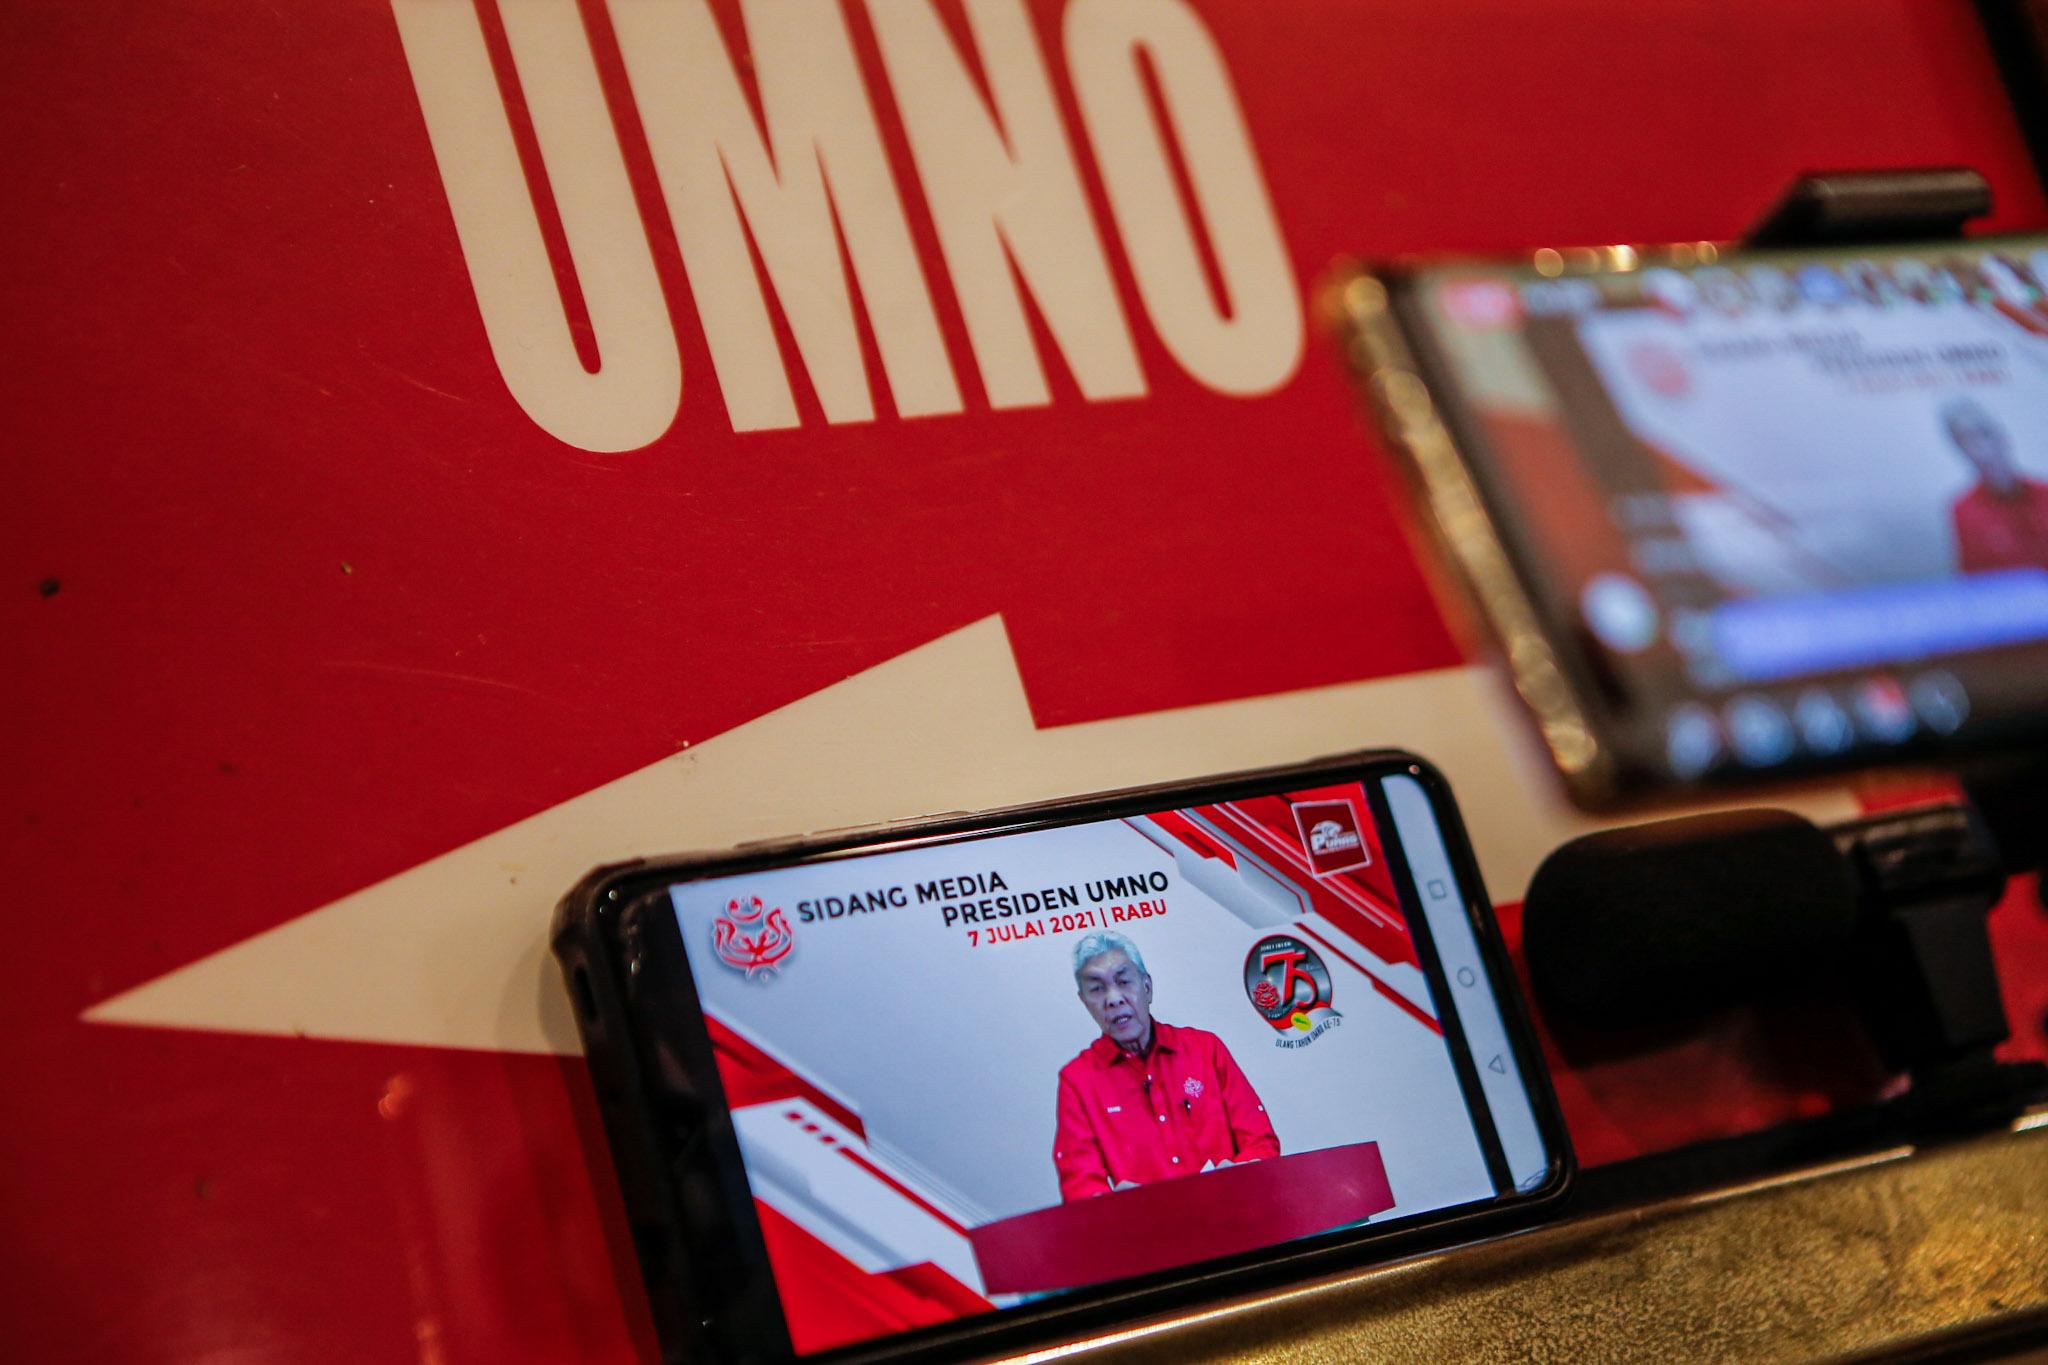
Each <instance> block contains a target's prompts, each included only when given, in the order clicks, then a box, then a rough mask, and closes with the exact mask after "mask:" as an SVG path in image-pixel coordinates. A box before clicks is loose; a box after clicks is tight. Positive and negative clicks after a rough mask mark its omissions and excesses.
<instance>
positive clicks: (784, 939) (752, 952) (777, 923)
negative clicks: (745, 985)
mask: <svg viewBox="0 0 2048 1365" xmlns="http://www.w3.org/2000/svg"><path fill="white" fill-rule="evenodd" d="M795 947H796V931H795V930H793V929H791V928H790V927H789V920H788V918H787V917H786V916H784V915H783V913H782V910H781V908H780V907H778V908H776V909H774V910H770V909H768V908H767V907H766V906H765V905H763V904H762V903H761V898H760V897H759V896H749V897H747V898H746V899H745V900H741V899H740V898H738V897H737V896H735V897H734V898H733V899H732V900H729V901H727V902H726V903H725V913H724V914H722V915H720V916H719V917H718V918H717V919H716V920H715V921H713V922H712V926H711V948H712V951H713V952H715V953H717V954H718V960H719V961H720V962H723V963H724V964H725V965H726V966H728V967H730V968H732V969H733V970H734V971H736V972H745V973H746V974H747V980H749V981H762V980H767V979H770V978H772V977H773V976H774V975H775V973H776V971H777V969H779V968H780V967H781V966H782V963H783V960H784V959H785V958H787V957H788V956H789V954H790V952H791V950H792V949H794V948H795Z"/></svg>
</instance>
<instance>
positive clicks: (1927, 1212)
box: [1027, 1119, 2048, 1365]
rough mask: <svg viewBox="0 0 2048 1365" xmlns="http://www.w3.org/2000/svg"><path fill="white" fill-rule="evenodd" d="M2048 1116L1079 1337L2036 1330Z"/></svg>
mask: <svg viewBox="0 0 2048 1365" xmlns="http://www.w3.org/2000/svg"><path fill="white" fill-rule="evenodd" d="M2035 1122H2036V1123H2037V1124H2041V1126H2036V1127H2034V1128H2031V1129H2028V1130H2024V1131H2016V1132H2012V1133H2002V1134H1998V1135H1994V1136H1991V1137H1987V1138H1981V1139H1977V1140H1974V1141H1970V1142H1965V1143H1958V1144H1956V1145H1953V1146H1950V1147H1946V1148H1942V1149H1939V1150H1935V1151H1929V1152H1923V1153H1920V1154H1916V1155H1903V1154H1901V1155H1897V1156H1893V1157H1889V1158H1883V1159H1877V1160H1873V1161H1871V1162H1868V1163H1865V1164H1862V1165H1857V1166H1850V1167H1837V1168H1834V1169H1832V1170H1831V1171H1829V1172H1826V1173H1823V1174H1818V1175H1813V1176H1809V1177H1806V1178H1792V1179H1787V1180H1784V1181H1781V1182H1775V1183H1771V1184H1768V1185H1757V1186H1750V1187H1747V1188H1745V1189H1742V1190H1738V1191H1734V1192H1729V1193H1723V1194H1718V1195H1713V1196H1707V1197H1702V1198H1698V1199H1692V1200H1685V1201H1679V1202H1674V1203H1670V1204H1663V1205H1656V1206H1652V1207H1649V1208H1645V1209H1640V1210H1632V1211H1625V1212H1621V1213H1615V1214H1608V1215H1603V1216H1601V1217H1598V1218H1593V1219H1588V1220H1584V1221H1582V1222H1577V1223H1572V1224H1567V1225H1563V1226H1558V1227H1553V1228H1548V1229H1544V1230H1541V1231H1537V1232H1532V1233H1526V1234H1522V1235H1519V1236H1515V1237H1510V1238H1503V1239H1501V1240H1499V1241H1496V1242H1492V1243H1489V1244H1486V1245H1483V1246H1479V1247H1471V1248H1466V1249H1465V1250H1463V1251H1460V1252H1455V1253H1450V1254H1446V1255H1442V1256H1435V1257H1428V1258H1424V1259H1421V1260H1417V1261H1411V1262H1406V1263H1404V1264H1401V1265H1397V1266H1391V1267H1388V1268H1386V1269H1383V1270H1379V1271H1373V1272H1368V1273H1365V1274H1362V1275H1357V1276H1352V1277H1345V1278H1337V1279H1331V1280H1326V1281H1323V1282H1321V1283H1318V1284H1315V1285H1312V1286H1309V1287H1306V1288H1303V1289H1300V1290H1296V1291H1293V1292H1288V1293H1281V1294H1275V1295H1273V1296H1270V1297H1268V1298H1265V1299H1262V1300H1260V1301H1258V1302H1254V1303H1248V1304H1245V1305H1242V1306H1239V1307H1234V1308H1229V1309H1219V1310H1215V1311H1212V1312H1210V1313H1207V1314H1203V1315H1198V1316H1194V1317H1191V1318H1188V1319H1186V1320H1184V1321H1182V1322H1180V1323H1177V1324H1173V1325H1168V1324H1158V1325H1154V1326H1151V1327H1148V1328H1144V1329H1139V1330H1135V1331H1131V1332H1126V1333H1123V1334H1121V1335H1120V1336H1113V1337H1107V1338H1104V1339H1102V1340H1100V1341H1098V1342H1093V1343H1088V1344H1085V1345H1082V1346H1078V1347H1077V1348H1075V1349H1073V1350H1072V1351H1070V1352H1062V1353H1057V1354H1065V1355H1072V1356H1076V1357H1082V1358H1085V1359H1087V1360H1088V1362H1089V1365H1151V1362H1154V1361H1157V1362H1161V1365H1164V1362H1167V1361H1172V1362H1174V1365H1224V1363H1225V1362H1251V1361H1254V1360H1256V1361H1258V1362H1260V1365H1335V1363H1336V1362H1339V1361H1354V1360H1390V1361H1472V1362H1492V1361H1500V1362H1507V1361H1527V1360H1557V1361H1574V1362H1580V1365H1585V1363H1586V1362H1605V1361H1612V1362H1634V1361H1641V1362H1645V1363H1646V1365H1647V1362H1670V1361H1686V1362H1695V1363H1697V1365H1707V1363H1708V1362H1719V1361H1730V1362H1733V1361H1743V1362H1752V1363H1760V1362H1777V1361H1787V1362H1789V1361H1822V1360H1838V1359H1843V1358H1848V1357H1858V1356H1868V1355H1893V1354H1897V1353H1900V1352H1904V1351H1907V1350H1914V1351H1919V1350H1924V1349H1929V1348H1938V1347H1940V1346H1941V1345H1942V1344H1943V1343H1944V1342H1945V1341H1947V1340H1948V1339H1950V1338H1951V1337H1953V1338H1955V1339H1956V1340H1957V1341H1961V1340H1962V1339H1963V1336H1964V1334H1966V1333H1967V1334H1970V1335H1969V1339H1970V1340H1972V1341H1975V1340H1978V1337H1977V1335H1976V1334H1979V1333H1985V1332H1990V1331H1994V1330H1998V1329H2012V1330H2014V1331H2028V1330H2032V1329H2033V1328H2037V1327H2040V1326H2042V1325H2043V1324H2044V1321H2048V1255H2044V1254H2043V1251H2044V1244H2048V1124H2042V1121H2041V1120H2039V1119H2037V1120H2035ZM1052 1354H1055V1353H1040V1354H1039V1355H1038V1356H1037V1357H1035V1359H1039V1360H1043V1359H1047V1358H1049V1356H1050V1355H1052ZM1027 1359H1032V1358H1027Z"/></svg>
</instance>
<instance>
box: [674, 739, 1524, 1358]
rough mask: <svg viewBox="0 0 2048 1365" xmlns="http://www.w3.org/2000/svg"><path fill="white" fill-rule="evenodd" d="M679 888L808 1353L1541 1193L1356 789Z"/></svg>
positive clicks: (1495, 1063)
mask: <svg viewBox="0 0 2048 1365" xmlns="http://www.w3.org/2000/svg"><path fill="white" fill-rule="evenodd" d="M1395 780H1398V781H1400V782H1402V783H1403V784H1404V785H1405V786H1406V787H1408V788H1413V793H1412V797H1413V799H1412V800H1411V801H1410V802H1409V806H1408V808H1407V809H1405V810H1397V811H1396V819H1397V820H1398V821H1402V822H1404V824H1403V828H1402V830H1401V832H1402V834H1403V835H1404V836H1406V844H1407V845H1409V846H1412V845H1413V844H1415V843H1416V841H1417V840H1418V839H1419V840H1420V841H1421V842H1422V844H1423V845H1424V847H1425V850H1426V852H1425V857H1427V858H1433V859H1435V861H1434V862H1432V863H1418V864H1416V866H1417V868H1418V872H1417V874H1416V875H1417V876H1418V877H1419V876H1420V875H1421V871H1420V870H1419V869H1421V868H1422V867H1424V866H1427V867H1428V868H1429V870H1430V885H1429V892H1428V894H1431V895H1434V896H1435V897H1436V901H1435V902H1428V903H1429V904H1441V905H1443V906H1444V907H1445V909H1446V913H1447V914H1448V915H1450V916H1454V917H1462V915H1463V913H1464V912H1463V902H1462V897H1461V895H1460V893H1459V891H1458V889H1457V887H1456V883H1455V881H1454V880H1452V879H1451V870H1450V865H1449V863H1448V861H1447V860H1445V859H1444V858H1443V855H1442V852H1441V849H1442V844H1441V836H1440V834H1439V833H1438V832H1437V830H1436V828H1435V823H1434V820H1433V817H1431V816H1430V815H1429V814H1428V807H1427V803H1426V801H1425V800H1424V799H1423V798H1422V797H1421V791H1420V788H1419V787H1416V786H1415V784H1414V783H1412V782H1411V781H1409V780H1407V779H1405V778H1403V779H1390V782H1391V781H1395ZM1418 803H1419V804H1418ZM1418 820H1419V821H1421V822H1424V824H1426V826H1427V828H1422V827H1421V826H1416V827H1415V828H1414V830H1413V831H1411V830H1410V828H1408V825H1409V824H1412V823H1413V822H1415V821H1418ZM670 895H671V898H672V900H673V902H674V906H675V910H676V914H677V916H678V920H679V924H680V927H681V930H682V934H683V941H684V944H685V946H686V949H687V952H688V954H689V957H690V960H691V971H692V974H693V976H694V978H695V980H696V984H697V989H698V993H699V997H700V1001H701V1004H702V1007H703V1010H704V1013H705V1016H706V1018H707V1020H708V1021H709V1025H710V1029H711V1034H712V1040H713V1044H714V1048H715V1051H716V1056H717V1061H718V1066H719V1073H720V1077H721V1080H722V1082H723V1084H724V1086H725V1089H726V1095H727V1103H728V1105H729V1107H730V1109H731V1112H732V1118H733V1123H734V1127H735V1130H736V1132H737V1135H738V1138H739V1143H740V1147H741V1151H742V1155H743V1159H744V1162H745V1166H746V1172H747V1179H748V1182H749V1184H750V1186H751V1189H752V1193H753V1196H754V1202H755V1208H756V1210H757V1212H758V1215H759V1220H760V1226H761V1229H762V1233H763V1236H764V1240H765V1242H766V1245H767V1250H768V1254H769V1260H770V1263H771V1265H772V1267H773V1271H774V1274H775V1278H776V1282H777V1285H778V1287H779V1289H780V1291H781V1295H782V1301H783V1310H784V1316H785V1318H786V1319H787V1321H788V1323H789V1328H790V1333H791V1337H792V1341H793V1343H794V1345H795V1347H796V1349H797V1351H798V1352H799V1353H801V1354H812V1353H816V1352H819V1351H824V1350H829V1349H832V1348H834V1347H837V1346H842V1345H848V1344H851V1343H853V1342H857V1341H862V1340H868V1339H872V1338H875V1337H879V1336H884V1335H889V1334H893V1333H897V1332H902V1331H907V1330H911V1329H914V1328H917V1327H922V1326H929V1325H933V1324H936V1323H940V1322H945V1321H949V1320H952V1319H955V1318H959V1317H962V1316H965V1315H968V1314H973V1313H981V1312H987V1311H990V1310H992V1309H1001V1308H1004V1307H1008V1306H1011V1305H1014V1304H1018V1303H1022V1302H1026V1301H1028V1300H1031V1299H1035V1298H1038V1297H1041V1296H1044V1295H1047V1294H1056V1293H1061V1292H1064V1291H1069V1290H1073V1289H1078V1288H1082V1287H1085V1286H1088V1285H1093V1284H1101V1283H1105V1282H1108V1281H1111V1280H1116V1279H1122V1278H1126V1277H1131V1276H1140V1275H1146V1274H1151V1273H1155V1272H1159V1271H1163V1270H1168V1269H1172V1268H1175V1267H1179V1266H1183V1265H1188V1264H1192V1263H1195V1262H1199V1261H1205V1260H1209V1259H1213V1258H1215V1257H1219V1256H1229V1255H1234V1254H1238V1253H1242V1252H1247V1251H1251V1250H1255V1249H1258V1248H1262V1247H1266V1246H1270V1245H1274V1244H1277V1243H1281V1242H1286V1241H1291V1240H1295V1239H1298V1238H1303V1237H1311V1236H1316V1235H1319V1234H1322V1233H1327V1232H1331V1231H1335V1230H1338V1229H1341V1228H1347V1227H1353V1226H1356V1225H1359V1224H1364V1223H1375V1222H1386V1221H1389V1220H1393V1219H1397V1218H1401V1217H1404V1216H1407V1215H1409V1214H1415V1213H1420V1212H1423V1211H1425V1210H1436V1209H1443V1208H1446V1207H1452V1206H1457V1205H1464V1204H1470V1203H1473V1202H1475V1201H1484V1200H1489V1199H1492V1198H1494V1197H1496V1196H1497V1195H1499V1194H1501V1193H1503V1192H1504V1190H1503V1189H1502V1184H1503V1183H1504V1182H1502V1181H1500V1180H1498V1179H1496V1177H1495V1173H1496V1172H1498V1171H1499V1170H1500V1169H1502V1168H1503V1162H1504V1160H1505V1161H1512V1162H1513V1163H1514V1165H1513V1171H1514V1172H1518V1173H1520V1175H1521V1177H1522V1178H1523V1180H1524V1182H1525V1183H1528V1182H1533V1181H1537V1180H1540V1179H1541V1177H1542V1175H1543V1173H1544V1170H1545V1165H1546V1160H1547V1158H1546V1157H1545V1155H1544V1153H1543V1151H1542V1149H1541V1143H1540V1139H1539V1138H1538V1137H1537V1135H1536V1130H1535V1127H1534V1119H1533V1116H1532V1112H1531V1111H1530V1110H1529V1108H1528V1103H1527V1100H1526V1096H1524V1095H1521V1089H1520V1087H1521V1081H1520V1077H1519V1074H1518V1072H1516V1071H1515V1069H1514V1063H1513V1057H1512V1052H1511V1051H1510V1050H1509V1048H1508V1046H1507V1041H1506V1037H1505V1034H1504V1033H1502V1032H1501V1028H1500V1024H1499V1014H1498V1009H1497V1006H1496V1004H1495V1003H1494V1002H1493V1001H1492V1000H1491V999H1490V997H1489V998H1488V999H1487V1000H1486V1001H1485V1002H1484V1008H1472V1007H1471V1006H1468V1002H1467V1001H1466V1000H1465V998H1464V997H1462V996H1460V997H1458V1008H1459V1012H1460V1019H1461V1021H1463V1027H1464V1029H1465V1034H1466V1036H1467V1038H1468V1039H1469V1040H1470V1042H1469V1044H1468V1046H1469V1047H1470V1048H1471V1050H1472V1052H1473V1055H1474V1056H1475V1057H1477V1056H1478V1055H1479V1054H1480V1053H1482V1052H1483V1053H1485V1054H1486V1055H1485V1056H1484V1057H1481V1058H1480V1061H1479V1066H1478V1067H1477V1068H1475V1067H1474V1066H1472V1065H1469V1064H1468V1066H1467V1067H1466V1069H1465V1076H1464V1079H1461V1075H1460V1072H1459V1069H1458V1067H1457V1066H1456V1065H1454V1063H1453V1059H1452V1056H1451V1053H1450V1050H1449V1048H1448V1047H1447V1045H1446V1042H1445V1036H1444V1027H1443V1024H1442V1022H1441V1021H1440V1020H1439V1018H1438V1013H1437V1006H1436V1004H1435V1003H1434V996H1433V993H1432V990H1431V988H1430V983H1429V981H1428V980H1427V979H1426V977H1425V974H1424V970H1423V968H1422V966H1421V963H1420V960H1419V959H1418V954H1417V951H1416V945H1415V942H1414V940H1413V938H1412V937H1411V934H1410V930H1409V925H1408V921H1407V919H1406V917H1405V915H1404V914H1403V911H1402V908H1401V900H1400V897H1399V896H1398V895H1397V893H1396V891H1395V887H1394V883H1393V879H1392V874H1391V873H1390V871H1389V869H1388V866H1387V861H1386V857H1385V853H1384V847H1383V840H1382V835H1381V832H1380V830H1379V829H1377V828H1376V826H1375V824H1374V821H1373V817H1372V812H1371V809H1370V807H1369V805H1368V802H1367V800H1366V796H1365V792H1364V789H1363V788H1362V787H1361V786H1360V785H1359V784H1357V783H1351V784H1348V785H1345V786H1339V787H1333V788H1326V789H1321V790H1316V791H1307V792H1297V793H1292V794H1289V795H1286V796H1263V797H1257V798H1253V799H1248V800H1241V801H1234V802H1228V803H1224V804H1220V805H1211V806H1202V807H1198V808H1190V809H1185V810H1176V811H1166V812H1160V813H1157V814H1153V815H1148V816H1139V817H1134V818H1131V819H1125V820H1115V821H1106V822H1098V823H1090V824H1082V825H1072V826H1067V827H1062V828H1053V829H1044V830H1037V831H1030V832H1025V833H1018V834H1011V835H1004V836H999V837H991V838H982V839H975V840H970V841H963V842H957V843H949V844H942V845H932V846H926V847H921V848H915V849H907V850H899V851H894V852H887V853H878V854H872V855H866V856H862V857H856V858H848V859H841V860H836V861H826V862H821V863H815V864H809V865H805V866H800V867H794V868H784V869H777V870H772V871H766V872H761V873H756V874H750V875H746V876H737V877H724V878H716V879H711V880H705V881H698V882H685V883H680V884H677V885H676V886H674V887H672V888H671V891H670ZM1429 923H1430V924H1431V926H1432V928H1433V929H1434V926H1435V924H1436V920H1435V918H1434V917H1433V916H1432V917H1431V918H1430V920H1429ZM1463 932H1464V934H1465V936H1466V942H1467V944H1468V945H1469V940H1470V931H1469V925H1468V926H1467V927H1466V928H1465V930H1464V931H1463ZM1438 937H1439V938H1443V937H1444V936H1443V935H1441V934H1440V935H1438ZM1453 939H1455V935H1453ZM1462 951H1465V949H1462V948H1459V947H1458V946H1457V944H1456V943H1455V942H1454V941H1452V942H1451V946H1450V947H1447V948H1446V949H1445V950H1444V956H1443V959H1442V961H1443V963H1444V964H1445V969H1446V970H1455V971H1457V972H1459V973H1460V976H1459V979H1460V981H1462V982H1467V983H1468V984H1471V985H1473V986H1475V987H1476V988H1477V989H1478V991H1479V992H1481V993H1484V992H1485V990H1486V989H1487V988H1486V986H1485V983H1484V981H1483V979H1481V978H1480V977H1478V976H1475V974H1474V972H1473V970H1472V968H1471V966H1469V965H1459V966H1456V967H1453V966H1452V965H1451V964H1452V962H1453V961H1454V954H1455V953H1457V952H1462ZM1474 961H1475V962H1476V958H1475V959H1474ZM1477 1003H1478V1002H1473V1004H1477ZM1488 1062H1490V1063H1492V1068H1493V1069H1492V1070H1491V1071H1487V1070H1484V1069H1483V1068H1484V1064H1485V1063H1488ZM1475 1074H1476V1076H1477V1077H1478V1078H1479V1079H1477V1080H1475V1079H1474V1077H1475ZM1486 1082H1497V1083H1498V1084H1499V1086H1501V1087H1504V1088H1502V1089H1499V1090H1496V1088H1495V1086H1493V1085H1489V1084H1486ZM1473 1087H1479V1088H1473ZM1468 1088H1469V1089H1468ZM1481 1094H1483V1095H1484V1096H1485V1099H1483V1100H1477V1099H1475V1098H1474V1097H1475V1096H1477V1095H1481ZM1518 1096H1519V1098H1517V1097H1518ZM1489 1105H1490V1106H1491V1110H1492V1116H1491V1117H1486V1115H1487V1113H1488V1106H1489ZM1475 1113H1477V1114H1478V1115H1480V1117H1475ZM1503 1142H1505V1143H1506V1144H1507V1148H1508V1155H1507V1157H1506V1158H1503V1157H1502V1156H1501V1155H1500V1153H1501V1150H1502V1147H1501V1144H1502V1143H1503ZM1489 1148H1490V1149H1491V1151H1492V1152H1493V1157H1492V1161H1493V1165H1492V1166H1491V1167H1490V1166H1489V1157H1488V1149H1489ZM1512 1182H1513V1175H1512V1174H1511V1175H1510V1179H1509V1181H1508V1182H1507V1183H1510V1184H1511V1183H1512Z"/></svg>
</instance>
